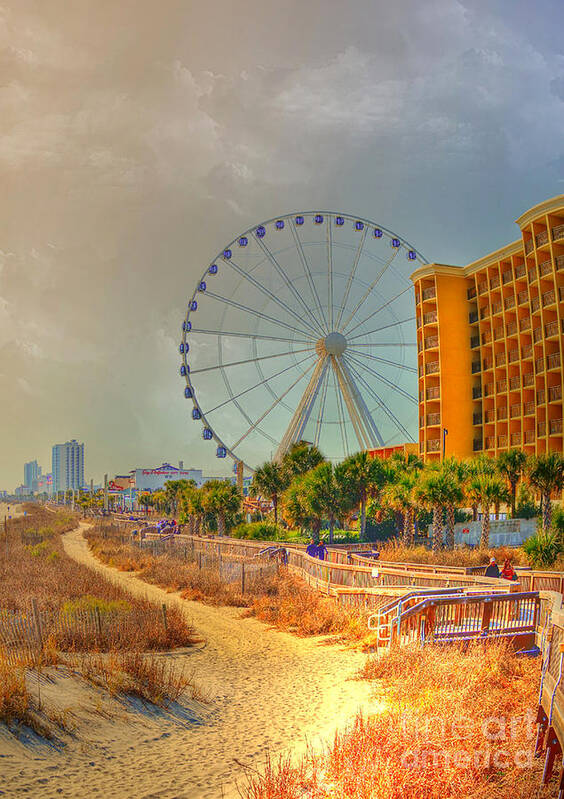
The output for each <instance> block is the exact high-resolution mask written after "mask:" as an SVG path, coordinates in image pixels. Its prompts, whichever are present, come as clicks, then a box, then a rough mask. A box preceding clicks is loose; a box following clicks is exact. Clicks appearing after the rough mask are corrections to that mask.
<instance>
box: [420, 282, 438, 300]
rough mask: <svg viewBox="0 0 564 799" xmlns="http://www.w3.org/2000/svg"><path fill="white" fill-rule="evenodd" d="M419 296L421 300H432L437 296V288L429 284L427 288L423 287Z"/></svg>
mask: <svg viewBox="0 0 564 799" xmlns="http://www.w3.org/2000/svg"><path fill="white" fill-rule="evenodd" d="M421 296H422V298H423V301H425V300H432V299H433V298H434V297H436V296H437V289H436V288H435V287H434V286H429V288H427V289H423V291H422V294H421Z"/></svg>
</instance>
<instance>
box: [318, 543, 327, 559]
mask: <svg viewBox="0 0 564 799" xmlns="http://www.w3.org/2000/svg"><path fill="white" fill-rule="evenodd" d="M317 557H318V558H319V560H325V559H326V558H327V547H326V546H325V541H318V542H317Z"/></svg>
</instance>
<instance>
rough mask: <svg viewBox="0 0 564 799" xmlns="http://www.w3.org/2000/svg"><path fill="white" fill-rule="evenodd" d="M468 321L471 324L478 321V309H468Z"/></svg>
mask: <svg viewBox="0 0 564 799" xmlns="http://www.w3.org/2000/svg"><path fill="white" fill-rule="evenodd" d="M468 321H469V322H470V324H471V325H473V324H475V323H476V322H477V321H478V311H470V313H469V314H468Z"/></svg>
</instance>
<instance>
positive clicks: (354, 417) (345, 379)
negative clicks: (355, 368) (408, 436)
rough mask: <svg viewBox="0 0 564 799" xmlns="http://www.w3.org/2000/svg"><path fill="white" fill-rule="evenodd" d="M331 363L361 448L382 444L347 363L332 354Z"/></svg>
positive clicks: (378, 432)
mask: <svg viewBox="0 0 564 799" xmlns="http://www.w3.org/2000/svg"><path fill="white" fill-rule="evenodd" d="M332 365H333V368H334V370H335V374H336V375H337V380H338V382H339V388H340V389H341V394H342V397H343V399H344V401H345V405H346V406H347V411H348V413H349V419H350V420H351V423H352V426H353V430H354V432H355V435H356V438H357V441H358V443H359V445H360V447H361V449H370V448H371V447H375V446H376V445H377V444H382V443H383V439H382V436H381V435H380V431H379V430H378V428H377V427H376V425H375V424H374V420H373V419H372V416H371V415H370V411H369V410H368V408H367V406H366V403H365V402H364V400H363V399H362V397H361V395H360V392H359V390H358V388H357V386H356V383H355V381H354V380H353V377H352V375H351V373H350V370H349V368H348V366H347V364H346V363H345V361H344V360H343V359H342V358H341V357H340V356H334V357H333V358H332Z"/></svg>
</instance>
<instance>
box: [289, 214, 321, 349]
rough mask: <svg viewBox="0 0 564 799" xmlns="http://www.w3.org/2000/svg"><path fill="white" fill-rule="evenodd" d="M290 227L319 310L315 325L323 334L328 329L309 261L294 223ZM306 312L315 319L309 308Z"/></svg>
mask: <svg viewBox="0 0 564 799" xmlns="http://www.w3.org/2000/svg"><path fill="white" fill-rule="evenodd" d="M290 229H291V231H292V235H293V237H294V241H295V243H296V247H297V250H298V254H299V256H300V260H301V262H302V267H303V270H304V274H305V276H306V278H307V282H308V284H309V288H310V291H311V294H312V297H313V298H314V299H315V303H316V305H317V310H318V312H319V320H317V319H316V322H317V326H318V327H319V329H320V331H321V335H324V334H325V333H328V332H329V329H328V327H327V324H326V323H325V316H324V314H323V308H322V307H321V300H320V299H319V294H318V291H317V288H316V287H315V283H314V280H313V275H312V274H311V269H310V268H309V263H308V261H307V258H306V256H305V252H304V248H303V244H302V241H301V239H300V237H299V236H298V232H297V230H296V229H295V227H294V225H291V226H290ZM308 312H309V314H310V316H312V317H313V318H314V319H315V317H314V316H313V314H312V312H311V310H309V309H308Z"/></svg>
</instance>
